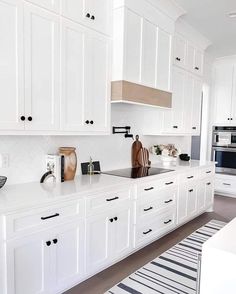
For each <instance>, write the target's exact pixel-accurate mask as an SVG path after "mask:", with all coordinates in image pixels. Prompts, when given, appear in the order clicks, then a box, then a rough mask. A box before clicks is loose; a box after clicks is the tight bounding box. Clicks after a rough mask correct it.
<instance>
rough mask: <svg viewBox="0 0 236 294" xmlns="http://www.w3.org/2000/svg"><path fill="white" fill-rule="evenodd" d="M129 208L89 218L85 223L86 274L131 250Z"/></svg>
mask: <svg viewBox="0 0 236 294" xmlns="http://www.w3.org/2000/svg"><path fill="white" fill-rule="evenodd" d="M131 237H132V227H131V208H130V207H129V206H128V207H126V208H125V205H124V207H123V208H121V209H117V210H113V211H109V212H105V213H103V214H100V215H96V216H93V217H90V218H89V219H87V221H86V272H87V273H92V272H94V271H96V270H99V269H102V268H103V267H104V266H105V265H107V264H109V263H110V262H112V260H115V259H118V258H120V257H122V256H124V255H125V254H127V253H128V252H129V251H131V249H132V239H131Z"/></svg>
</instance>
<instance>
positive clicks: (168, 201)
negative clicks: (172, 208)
mask: <svg viewBox="0 0 236 294" xmlns="http://www.w3.org/2000/svg"><path fill="white" fill-rule="evenodd" d="M172 201H173V199H170V200H167V201H165V203H170V202H172Z"/></svg>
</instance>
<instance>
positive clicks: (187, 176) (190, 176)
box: [180, 169, 198, 183]
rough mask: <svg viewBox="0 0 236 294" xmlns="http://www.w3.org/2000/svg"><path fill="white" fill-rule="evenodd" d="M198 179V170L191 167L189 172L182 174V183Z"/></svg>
mask: <svg viewBox="0 0 236 294" xmlns="http://www.w3.org/2000/svg"><path fill="white" fill-rule="evenodd" d="M197 179H198V171H197V170H195V169H190V170H189V171H188V172H186V173H183V174H181V175H180V183H186V182H191V181H195V180H197Z"/></svg>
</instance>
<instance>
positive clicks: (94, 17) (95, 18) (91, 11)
mask: <svg viewBox="0 0 236 294" xmlns="http://www.w3.org/2000/svg"><path fill="white" fill-rule="evenodd" d="M61 3H62V15H63V16H65V17H67V18H70V19H71V20H73V21H75V22H78V23H81V24H83V25H86V26H88V27H91V28H92V29H94V30H97V31H99V32H102V33H105V34H110V32H111V26H110V22H111V18H110V16H111V14H112V3H111V1H110V0H103V1H97V0H86V1H84V0H62V2H61Z"/></svg>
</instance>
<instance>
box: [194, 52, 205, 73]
mask: <svg viewBox="0 0 236 294" xmlns="http://www.w3.org/2000/svg"><path fill="white" fill-rule="evenodd" d="M203 58H204V55H203V52H202V51H201V50H199V49H195V56H194V60H195V63H194V72H195V73H196V74H197V75H202V74H203Z"/></svg>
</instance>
